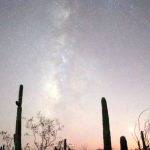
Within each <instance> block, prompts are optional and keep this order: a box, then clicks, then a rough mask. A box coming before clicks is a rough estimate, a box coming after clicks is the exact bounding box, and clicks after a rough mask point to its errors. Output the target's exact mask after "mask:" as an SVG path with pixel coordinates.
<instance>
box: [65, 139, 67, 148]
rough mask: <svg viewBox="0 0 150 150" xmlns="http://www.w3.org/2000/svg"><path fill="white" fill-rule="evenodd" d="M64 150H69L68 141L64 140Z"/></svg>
mask: <svg viewBox="0 0 150 150" xmlns="http://www.w3.org/2000/svg"><path fill="white" fill-rule="evenodd" d="M64 150H67V140H66V139H64Z"/></svg>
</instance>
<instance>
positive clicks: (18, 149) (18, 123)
mask: <svg viewBox="0 0 150 150" xmlns="http://www.w3.org/2000/svg"><path fill="white" fill-rule="evenodd" d="M22 96H23V85H20V88H19V96H18V101H16V105H17V118H16V131H15V134H14V143H15V150H21V118H22Z"/></svg>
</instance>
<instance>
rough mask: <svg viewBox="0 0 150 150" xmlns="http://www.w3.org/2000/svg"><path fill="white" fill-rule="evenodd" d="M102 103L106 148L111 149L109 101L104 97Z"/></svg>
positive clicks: (106, 149)
mask: <svg viewBox="0 0 150 150" xmlns="http://www.w3.org/2000/svg"><path fill="white" fill-rule="evenodd" d="M101 104H102V120H103V141H104V150H111V149H112V148H111V136H110V126H109V115H108V109H107V102H106V100H105V98H104V97H103V98H102V100H101Z"/></svg>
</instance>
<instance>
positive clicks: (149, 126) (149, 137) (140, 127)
mask: <svg viewBox="0 0 150 150" xmlns="http://www.w3.org/2000/svg"><path fill="white" fill-rule="evenodd" d="M149 109H150V107H148V108H147V109H144V110H143V111H141V113H140V114H139V116H138V120H137V123H135V127H134V133H133V134H132V136H133V138H134V140H135V142H136V143H137V145H138V148H139V150H141V145H140V141H141V134H140V133H141V131H144V132H143V133H144V139H145V143H146V145H147V146H149V144H150V119H149V117H150V116H149V117H148V118H147V119H146V120H144V121H143V119H142V120H141V117H142V115H143V114H144V113H145V112H146V111H148V110H149Z"/></svg>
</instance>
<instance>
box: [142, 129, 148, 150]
mask: <svg viewBox="0 0 150 150" xmlns="http://www.w3.org/2000/svg"><path fill="white" fill-rule="evenodd" d="M141 139H142V144H143V150H147V146H146V144H145V139H144V133H143V131H141Z"/></svg>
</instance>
